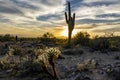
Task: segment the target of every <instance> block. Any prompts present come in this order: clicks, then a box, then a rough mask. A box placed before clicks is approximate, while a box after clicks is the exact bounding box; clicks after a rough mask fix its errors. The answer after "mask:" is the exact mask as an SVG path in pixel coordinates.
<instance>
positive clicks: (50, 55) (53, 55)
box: [37, 48, 61, 77]
mask: <svg viewBox="0 0 120 80" xmlns="http://www.w3.org/2000/svg"><path fill="white" fill-rule="evenodd" d="M38 50H39V49H38ZM40 51H41V52H43V53H42V54H41V52H40V54H39V56H38V59H37V61H39V62H40V63H41V64H42V67H43V69H44V70H45V71H46V72H47V73H48V74H50V75H52V74H51V73H49V71H48V70H47V67H48V66H50V65H51V66H52V69H53V71H54V76H53V75H52V76H53V77H57V74H56V69H55V62H54V61H55V59H57V58H58V57H59V55H60V53H61V51H60V50H59V49H57V48H48V49H47V48H46V49H45V50H41V49H40Z"/></svg>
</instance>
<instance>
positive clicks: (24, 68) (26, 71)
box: [10, 62, 42, 77]
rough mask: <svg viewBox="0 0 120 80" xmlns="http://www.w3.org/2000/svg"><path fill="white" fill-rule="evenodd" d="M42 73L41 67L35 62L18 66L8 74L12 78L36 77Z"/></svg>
mask: <svg viewBox="0 0 120 80" xmlns="http://www.w3.org/2000/svg"><path fill="white" fill-rule="evenodd" d="M40 72H42V68H41V65H40V64H39V63H37V62H23V63H22V64H19V66H17V67H15V68H14V69H13V71H12V72H11V73H10V74H11V75H12V76H17V77H27V76H31V77H32V76H37V75H38V74H39V73H40Z"/></svg>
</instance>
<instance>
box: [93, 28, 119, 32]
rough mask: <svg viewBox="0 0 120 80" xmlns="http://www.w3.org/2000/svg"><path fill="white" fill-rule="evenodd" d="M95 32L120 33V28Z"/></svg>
mask: <svg viewBox="0 0 120 80" xmlns="http://www.w3.org/2000/svg"><path fill="white" fill-rule="evenodd" d="M93 32H120V27H116V28H110V29H104V30H103V29H102V30H98V29H97V30H93Z"/></svg>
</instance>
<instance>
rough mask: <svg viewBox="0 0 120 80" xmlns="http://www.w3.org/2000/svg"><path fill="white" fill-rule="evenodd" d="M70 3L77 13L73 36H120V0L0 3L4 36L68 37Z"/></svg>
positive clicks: (3, 0) (0, 26)
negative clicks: (66, 17)
mask: <svg viewBox="0 0 120 80" xmlns="http://www.w3.org/2000/svg"><path fill="white" fill-rule="evenodd" d="M67 1H70V3H71V9H72V10H71V11H72V14H73V13H75V14H76V21H75V28H74V31H73V34H75V33H77V32H80V31H84V32H88V33H90V34H92V35H100V34H105V33H112V32H114V34H115V35H120V0H0V34H12V35H18V36H20V37H39V36H41V35H42V34H44V33H46V32H51V33H53V34H54V35H55V36H59V37H60V36H67V24H66V22H65V15H64V13H65V11H66V12H67Z"/></svg>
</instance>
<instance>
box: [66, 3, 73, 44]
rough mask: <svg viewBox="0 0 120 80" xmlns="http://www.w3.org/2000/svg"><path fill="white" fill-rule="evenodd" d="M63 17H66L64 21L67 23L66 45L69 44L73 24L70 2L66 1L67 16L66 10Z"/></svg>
mask: <svg viewBox="0 0 120 80" xmlns="http://www.w3.org/2000/svg"><path fill="white" fill-rule="evenodd" d="M65 19H66V23H67V24H68V45H69V46H70V45H71V35H72V31H73V29H74V25H75V13H74V14H73V17H71V8H70V2H68V16H67V12H65Z"/></svg>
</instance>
